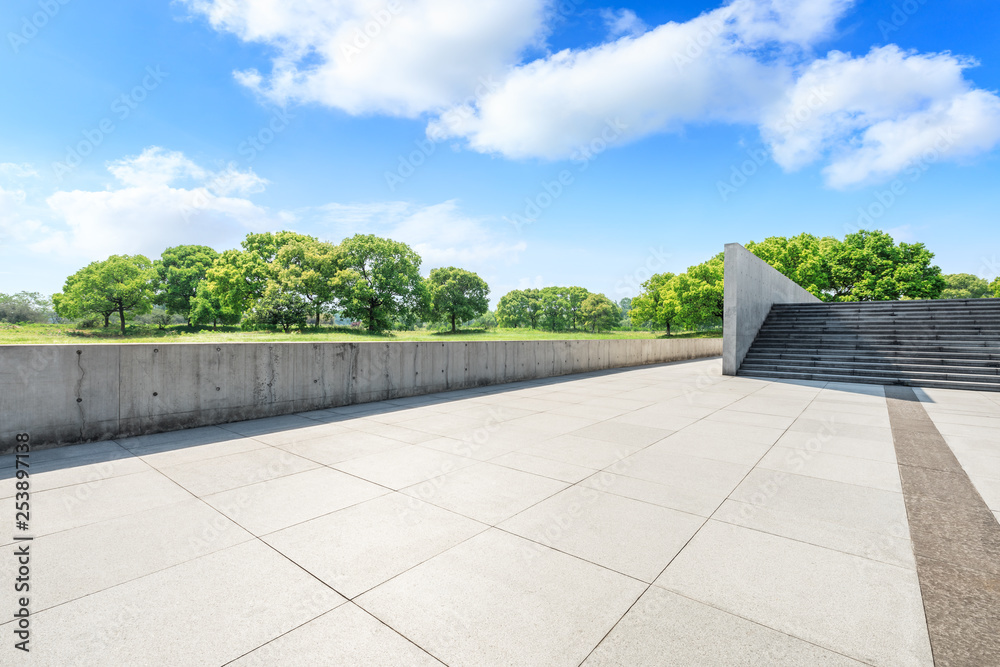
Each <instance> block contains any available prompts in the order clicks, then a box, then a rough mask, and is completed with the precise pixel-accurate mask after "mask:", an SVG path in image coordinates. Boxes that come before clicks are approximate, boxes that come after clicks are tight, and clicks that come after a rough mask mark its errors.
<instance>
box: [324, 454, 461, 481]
mask: <svg viewBox="0 0 1000 667" xmlns="http://www.w3.org/2000/svg"><path fill="white" fill-rule="evenodd" d="M475 463H476V461H475V459H471V458H469V457H466V456H457V455H455V454H449V453H447V452H442V451H439V450H437V449H431V448H429V447H421V446H420V445H407V446H406V447H402V448H400V449H393V450H390V451H387V452H380V453H378V454H371V455H369V456H363V457H361V458H357V459H351V460H350V461H342V462H341V463H338V464H336V465H334V466H333V467H334V468H336V469H337V470H342V471H344V472H346V473H350V474H351V475H356V476H357V477H361V478H362V479H367V480H369V481H371V482H375V483H376V484H380V485H382V486H386V487H389V488H390V489H395V490H399V489H402V488H403V487H406V486H411V485H413V484H417V483H419V482H423V481H425V480H428V479H431V478H432V477H438V476H440V475H444V474H447V473H449V472H452V471H453V470H461V469H462V468H465V467H467V466H470V465H474V464H475Z"/></svg>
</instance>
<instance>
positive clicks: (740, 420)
mask: <svg viewBox="0 0 1000 667" xmlns="http://www.w3.org/2000/svg"><path fill="white" fill-rule="evenodd" d="M705 419H706V420H708V421H717V422H723V423H726V424H737V425H740V424H746V425H748V426H764V427H766V428H778V429H787V428H788V427H789V426H791V425H792V422H794V421H795V416H779V415H770V414H766V413H762V412H747V411H744V410H740V409H737V407H736V406H735V405H730V406H729V407H727V408H723V409H722V410H716V411H715V412H713V413H712V414H710V415H708V416H706V417H705Z"/></svg>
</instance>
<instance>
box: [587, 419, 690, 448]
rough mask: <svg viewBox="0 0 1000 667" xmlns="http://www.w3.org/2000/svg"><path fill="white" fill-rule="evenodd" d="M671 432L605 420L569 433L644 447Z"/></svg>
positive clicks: (629, 445) (617, 443)
mask: <svg viewBox="0 0 1000 667" xmlns="http://www.w3.org/2000/svg"><path fill="white" fill-rule="evenodd" d="M671 433H673V431H670V430H667V429H662V428H654V427H652V426H642V425H639V424H623V423H614V422H607V421H605V422H598V423H597V424H593V425H591V426H585V427H584V428H581V429H577V430H575V431H573V432H572V433H571V434H570V435H574V436H576V437H579V438H590V439H591V440H600V441H601V442H609V443H611V444H614V445H625V446H628V447H645V446H646V445H651V444H653V443H654V442H656V441H657V440H662V439H663V438H665V437H667V436H668V435H670V434H671Z"/></svg>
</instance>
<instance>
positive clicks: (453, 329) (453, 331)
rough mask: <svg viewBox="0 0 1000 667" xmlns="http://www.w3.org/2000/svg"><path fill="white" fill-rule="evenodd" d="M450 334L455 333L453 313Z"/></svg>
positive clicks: (453, 314)
mask: <svg viewBox="0 0 1000 667" xmlns="http://www.w3.org/2000/svg"><path fill="white" fill-rule="evenodd" d="M451 332H452V333H455V313H452V314H451Z"/></svg>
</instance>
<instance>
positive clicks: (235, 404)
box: [0, 338, 722, 452]
mask: <svg viewBox="0 0 1000 667" xmlns="http://www.w3.org/2000/svg"><path fill="white" fill-rule="evenodd" d="M721 353H722V341H721V340H720V339H718V338H714V339H686V340H546V341H482V342H480V341H476V342H469V343H462V342H448V343H409V342H401V343H367V342H366V343H221V344H211V343H195V344H180V343H173V344H164V345H145V344H132V345H79V346H76V345H0V452H4V451H10V450H11V449H12V447H13V445H12V443H13V441H14V435H15V434H16V433H21V432H29V433H31V436H32V442H33V443H34V444H35V445H38V446H46V445H60V444H69V443H74V442H87V441H91V440H105V439H110V438H118V437H127V436H132V435H140V434H143V433H155V432H158V431H170V430H174V429H181V428H190V427H193V426H205V425H208V424H221V423H225V422H231V421H239V420H243V419H254V418H257V417H268V416H273V415H280V414H288V413H292V412H301V411H305V410H316V409H321V408H330V407H336V406H339V405H348V404H352V403H365V402H368V401H379V400H384V399H390V398H399V397H403V396H415V395H418V394H428V393H433V392H439V391H448V390H452V389H463V388H467V387H476V386H483V385H492V384H501V383H504V382H513V381H516V380H529V379H534V378H544V377H551V376H555V375H565V374H569V373H582V372H587V371H594V370H603V369H608V368H621V367H627V366H641V365H644V364H656V363H664V362H668V361H680V360H683V359H697V358H703V357H712V356H718V355H720V354H721Z"/></svg>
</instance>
